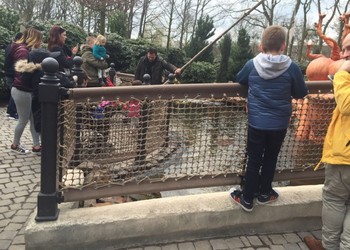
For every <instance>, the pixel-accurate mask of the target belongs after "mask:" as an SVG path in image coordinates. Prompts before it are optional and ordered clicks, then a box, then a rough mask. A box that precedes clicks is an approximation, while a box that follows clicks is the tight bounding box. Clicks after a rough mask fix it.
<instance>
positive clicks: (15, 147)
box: [11, 144, 29, 155]
mask: <svg viewBox="0 0 350 250" xmlns="http://www.w3.org/2000/svg"><path fill="white" fill-rule="evenodd" d="M11 150H12V151H13V152H16V153H17V154H21V155H25V154H28V153H29V150H27V149H26V148H24V147H23V146H22V145H15V144H12V145H11Z"/></svg>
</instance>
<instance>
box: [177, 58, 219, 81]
mask: <svg viewBox="0 0 350 250" xmlns="http://www.w3.org/2000/svg"><path fill="white" fill-rule="evenodd" d="M217 68H218V65H217V64H212V63H208V62H194V63H192V64H191V65H190V66H189V67H188V68H187V69H186V70H185V71H184V73H183V74H182V79H181V82H182V83H205V82H214V81H215V78H216V72H217Z"/></svg>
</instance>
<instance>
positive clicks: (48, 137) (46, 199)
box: [35, 57, 60, 221]
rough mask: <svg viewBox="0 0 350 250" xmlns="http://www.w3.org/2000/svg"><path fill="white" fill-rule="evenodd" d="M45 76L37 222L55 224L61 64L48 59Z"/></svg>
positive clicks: (56, 212)
mask: <svg viewBox="0 0 350 250" xmlns="http://www.w3.org/2000/svg"><path fill="white" fill-rule="evenodd" d="M41 65H42V68H43V70H44V72H45V75H44V76H43V77H42V78H41V80H42V82H41V83H40V84H39V101H40V102H41V110H42V112H41V113H42V117H41V119H42V120H41V122H42V125H41V143H42V154H41V180H40V192H39V194H38V209H37V215H36V217H35V220H36V221H52V220H57V218H58V213H59V210H58V206H57V201H58V195H57V188H56V182H57V181H56V169H57V163H56V159H57V124H58V121H57V114H58V107H57V106H58V102H59V100H60V83H59V79H58V78H57V77H56V75H55V73H56V72H57V70H58V62H57V61H56V60H55V59H54V58H50V57H49V58H46V59H44V60H43V62H42V64H41Z"/></svg>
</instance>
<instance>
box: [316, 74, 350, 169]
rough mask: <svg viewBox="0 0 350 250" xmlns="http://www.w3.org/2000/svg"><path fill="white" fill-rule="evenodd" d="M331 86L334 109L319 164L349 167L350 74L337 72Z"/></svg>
mask: <svg viewBox="0 0 350 250" xmlns="http://www.w3.org/2000/svg"><path fill="white" fill-rule="evenodd" d="M333 85H334V86H333V87H334V97H335V101H336V107H335V109H334V111H333V116H332V121H331V123H330V124H329V127H328V130H327V134H326V137H325V140H324V145H323V153H322V159H321V161H320V163H321V162H324V163H329V164H335V165H349V167H350V73H349V72H347V71H344V70H341V71H338V72H337V73H336V74H335V76H334V81H333ZM319 165H320V164H318V165H317V166H316V167H315V170H316V169H317V168H318V166H319Z"/></svg>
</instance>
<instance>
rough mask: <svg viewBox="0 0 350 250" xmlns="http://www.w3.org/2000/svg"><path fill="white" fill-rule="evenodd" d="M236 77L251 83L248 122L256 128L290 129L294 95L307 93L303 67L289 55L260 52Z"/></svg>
mask: <svg viewBox="0 0 350 250" xmlns="http://www.w3.org/2000/svg"><path fill="white" fill-rule="evenodd" d="M236 80H237V81H238V82H239V83H240V84H242V85H248V123H249V125H250V126H252V127H253V128H256V129H262V130H282V129H286V128H288V126H289V122H290V116H291V114H292V105H291V100H292V97H293V98H296V99H300V98H303V97H304V96H306V95H307V87H306V85H305V81H304V76H303V74H302V73H301V70H300V68H299V67H298V65H296V64H295V63H294V62H292V60H291V59H290V58H289V57H288V56H285V55H269V54H264V53H260V54H259V55H257V56H256V57H255V58H253V59H251V60H249V61H248V62H247V63H246V64H245V65H244V67H243V68H242V70H241V71H240V72H239V73H238V74H237V76H236Z"/></svg>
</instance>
